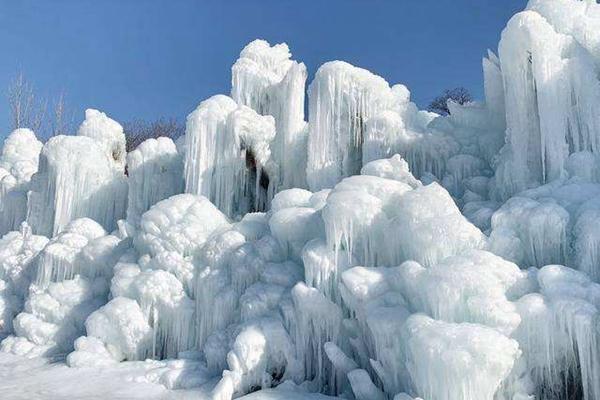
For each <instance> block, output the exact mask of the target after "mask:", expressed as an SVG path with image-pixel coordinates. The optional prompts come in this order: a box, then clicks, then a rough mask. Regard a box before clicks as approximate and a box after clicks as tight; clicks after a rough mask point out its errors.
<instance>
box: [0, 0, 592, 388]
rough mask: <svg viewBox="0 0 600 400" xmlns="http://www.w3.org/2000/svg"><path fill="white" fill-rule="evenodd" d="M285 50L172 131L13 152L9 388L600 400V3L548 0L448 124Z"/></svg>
mask: <svg viewBox="0 0 600 400" xmlns="http://www.w3.org/2000/svg"><path fill="white" fill-rule="evenodd" d="M291 57H292V56H291V53H290V50H289V48H288V46H287V45H286V44H276V45H273V46H271V45H270V44H269V43H267V42H266V41H264V40H255V41H253V42H251V43H249V44H248V45H247V46H246V47H245V48H244V49H243V50H242V52H241V53H240V57H239V59H238V60H237V61H236V62H235V64H234V65H233V67H232V89H231V93H230V94H231V96H227V95H222V94H219V95H215V96H213V97H211V98H209V99H206V100H204V101H202V102H200V104H199V105H198V106H197V107H196V108H195V109H194V110H193V111H192V112H191V113H190V114H189V115H188V118H187V123H186V132H185V135H184V136H183V137H181V138H178V139H177V140H176V141H175V142H174V141H173V140H171V139H169V138H158V139H149V140H147V141H146V142H144V143H142V144H141V145H140V146H139V147H138V148H136V149H135V150H133V151H131V152H130V153H126V151H125V136H124V134H123V128H122V127H121V125H120V124H119V123H118V122H116V121H114V120H113V119H111V118H110V117H109V116H107V115H106V114H104V113H102V112H100V111H97V110H91V109H90V110H87V111H86V113H85V119H84V121H83V122H82V124H81V126H80V128H79V130H78V132H77V135H74V136H62V135H61V136H56V137H53V138H51V139H50V140H48V141H47V142H46V143H41V142H40V141H39V140H38V139H37V138H36V136H35V134H34V133H33V132H32V131H30V130H28V129H18V130H15V131H14V132H12V133H11V134H10V135H9V136H8V137H7V139H6V140H5V142H4V146H3V148H2V151H1V152H0V234H1V235H2V238H1V239H0V337H2V338H3V340H2V341H1V343H0V398H2V399H10V398H19V399H57V398H58V399H60V398H69V399H71V398H83V399H85V398H96V399H100V398H101V399H108V398H123V399H125V398H127V399H135V398H145V399H155V398H196V399H202V398H206V399H210V400H232V399H234V398H243V397H244V396H248V397H247V398H249V399H286V400H289V399H316V400H319V399H320V400H323V399H326V398H328V397H326V396H330V397H329V398H342V399H347V400H417V399H424V400H534V399H539V400H563V399H568V400H600V108H599V104H600V80H599V78H598V77H599V76H600V6H599V5H597V4H596V3H595V1H593V0H586V1H577V0H531V1H530V2H529V4H528V6H527V9H526V10H525V11H523V12H520V13H518V14H516V15H515V16H514V17H513V18H512V19H511V20H510V21H509V23H508V24H507V26H506V28H505V29H504V30H503V32H502V36H501V40H500V43H499V46H498V54H497V55H496V54H494V53H493V52H491V51H489V52H488V54H487V56H486V57H484V58H483V63H482V66H483V76H484V85H485V100H484V101H483V102H473V103H468V104H464V105H459V104H456V103H454V102H449V103H448V106H449V109H450V111H451V113H450V115H448V116H439V115H437V114H433V113H430V112H426V111H422V110H419V109H418V108H417V106H416V105H415V104H414V103H413V102H411V101H410V92H409V90H408V89H407V88H406V87H405V86H403V85H401V84H396V85H392V86H390V85H389V84H388V83H387V82H386V81H385V80H384V79H383V78H381V77H379V76H377V75H375V74H373V73H371V72H369V71H367V70H364V69H361V68H358V67H355V66H352V65H350V64H348V63H345V62H342V61H332V62H328V63H325V64H323V65H322V66H321V67H320V68H319V69H318V70H317V71H316V73H315V76H314V79H313V81H312V82H311V83H310V84H309V85H308V88H307V86H306V80H307V70H306V67H305V65H304V64H302V63H300V62H298V61H294V60H292V58H291ZM305 96H308V115H307V116H305V115H304V104H305ZM306 120H308V121H306ZM44 360H63V361H60V362H55V363H48V362H47V361H44Z"/></svg>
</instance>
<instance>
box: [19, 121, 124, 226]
mask: <svg viewBox="0 0 600 400" xmlns="http://www.w3.org/2000/svg"><path fill="white" fill-rule="evenodd" d="M124 148H125V135H124V134H123V128H121V126H120V125H119V124H118V123H117V122H115V121H113V120H111V119H109V118H108V117H106V115H104V114H102V113H99V112H98V111H95V110H87V111H86V120H85V121H84V123H83V124H82V125H81V128H80V129H79V134H78V136H63V135H60V136H55V137H53V138H51V139H50V140H48V142H47V143H46V144H45V145H44V147H43V148H42V151H41V153H40V158H39V170H38V172H37V173H36V174H35V175H34V176H33V177H32V178H31V191H30V192H29V194H28V201H27V223H28V224H29V225H30V226H31V228H32V229H33V232H34V233H36V234H42V235H45V236H54V235H56V234H57V233H59V232H60V231H61V230H62V229H63V228H64V227H65V226H66V225H67V224H68V223H69V222H71V221H72V220H74V219H76V218H80V217H89V218H92V219H94V220H96V221H97V222H99V223H100V224H101V225H102V226H103V227H104V228H106V229H108V230H112V229H114V228H115V227H116V221H117V220H118V219H120V218H123V217H124V214H125V208H126V202H127V182H126V180H125V175H124V159H125V153H124ZM75 166H76V167H75Z"/></svg>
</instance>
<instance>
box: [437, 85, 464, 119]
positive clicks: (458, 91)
mask: <svg viewBox="0 0 600 400" xmlns="http://www.w3.org/2000/svg"><path fill="white" fill-rule="evenodd" d="M448 100H452V101H454V102H455V103H458V104H465V103H469V102H470V101H472V100H473V98H472V97H471V94H470V93H469V91H468V90H467V89H465V88H464V87H457V88H454V89H448V90H445V91H444V93H443V94H442V95H440V96H438V97H436V98H435V99H433V101H432V102H431V103H430V104H429V107H427V109H428V110H429V111H432V112H436V113H438V114H440V115H449V114H450V110H449V109H448Z"/></svg>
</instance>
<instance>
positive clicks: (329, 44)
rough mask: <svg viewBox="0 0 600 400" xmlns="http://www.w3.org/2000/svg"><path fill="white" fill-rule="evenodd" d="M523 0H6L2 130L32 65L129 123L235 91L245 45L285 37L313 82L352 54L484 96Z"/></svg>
mask: <svg viewBox="0 0 600 400" xmlns="http://www.w3.org/2000/svg"><path fill="white" fill-rule="evenodd" d="M526 3H527V2H526V0H501V1H500V0H498V1H492V0H388V1H378V0H362V1H358V0H305V1H291V0H261V1H259V0H238V1H233V0H231V1H230V0H221V1H217V0H215V1H209V0H205V1H201V0H196V1H192V0H102V1H97V0H53V1H50V0H47V1H41V0H40V1H35V0H0V54H1V55H2V56H1V59H0V60H1V61H0V89H1V90H2V96H1V98H0V136H4V135H5V134H6V132H7V130H8V128H9V123H8V110H7V107H8V104H7V101H6V96H5V94H4V93H5V92H6V90H5V88H6V87H7V86H8V84H9V82H10V80H11V79H13V78H14V76H16V74H17V72H18V71H23V72H24V74H25V76H26V77H27V79H28V80H29V81H30V82H31V83H33V85H34V86H35V88H36V91H37V92H38V93H39V94H40V95H42V96H45V97H52V96H55V95H58V93H60V92H61V91H64V92H65V93H66V100H67V104H68V106H69V107H70V108H71V110H72V111H73V112H74V113H75V115H76V122H77V124H79V123H80V121H81V119H82V118H83V110H84V109H85V108H88V107H93V108H98V109H100V110H103V111H105V112H107V113H108V114H109V115H110V116H112V117H113V118H115V119H117V120H118V121H120V122H124V121H128V120H131V119H134V118H143V119H147V120H151V119H154V118H157V117H159V116H165V117H176V118H181V119H183V118H184V117H185V115H187V114H188V113H189V112H190V111H191V110H193V109H194V108H195V106H196V105H197V104H198V103H199V102H200V101H201V100H203V99H205V98H207V97H209V96H211V95H213V94H217V93H225V94H229V91H230V68H231V65H232V64H233V62H234V61H235V60H236V59H237V55H238V54H239V52H240V50H241V49H242V48H243V47H244V45H245V44H246V43H248V42H249V41H251V40H253V39H255V38H263V39H266V40H268V41H269V42H271V43H278V42H282V41H285V42H286V43H288V45H289V46H290V49H291V51H292V54H293V57H294V59H297V60H300V61H303V62H304V63H305V64H306V65H307V67H308V70H309V81H310V80H311V79H312V76H313V75H314V73H315V71H316V69H317V68H318V66H319V65H321V64H322V63H323V62H326V61H330V60H336V59H339V60H345V61H348V62H350V63H352V64H354V65H357V66H360V67H364V68H367V69H369V70H371V71H373V72H375V73H377V74H379V75H381V76H383V77H384V78H385V79H386V80H387V81H388V82H390V83H404V84H405V85H407V86H408V88H409V89H410V90H411V92H412V94H413V100H415V101H416V102H417V104H419V105H420V106H421V107H425V106H426V105H427V103H428V101H430V100H431V99H432V98H433V97H435V96H436V95H437V94H438V93H440V92H441V91H442V90H443V89H445V88H451V87H455V86H465V87H466V88H468V89H469V90H471V92H472V93H473V94H474V96H475V97H476V98H481V97H482V91H483V89H482V86H483V85H482V73H481V58H482V56H483V55H484V54H485V51H486V49H487V48H492V49H494V50H495V49H496V48H497V44H498V40H499V38H500V32H501V30H502V28H503V27H504V26H505V24H506V22H507V21H508V19H509V18H510V17H511V16H512V15H513V14H514V13H515V12H517V11H520V10H522V9H523V8H524V7H525V5H526Z"/></svg>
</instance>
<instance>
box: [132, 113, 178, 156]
mask: <svg viewBox="0 0 600 400" xmlns="http://www.w3.org/2000/svg"><path fill="white" fill-rule="evenodd" d="M123 130H124V132H125V140H126V148H127V151H128V152H130V151H131V150H134V149H135V148H136V147H137V146H139V145H140V144H141V143H142V142H143V141H145V140H147V139H151V138H158V137H160V136H166V137H168V138H171V139H173V140H175V139H177V138H178V137H179V136H182V135H183V134H184V133H185V126H184V125H183V124H182V123H181V122H179V121H178V120H177V119H175V118H163V117H161V118H159V119H157V120H156V121H153V122H147V121H144V120H141V119H137V120H134V121H131V122H128V123H126V124H124V126H123Z"/></svg>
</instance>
